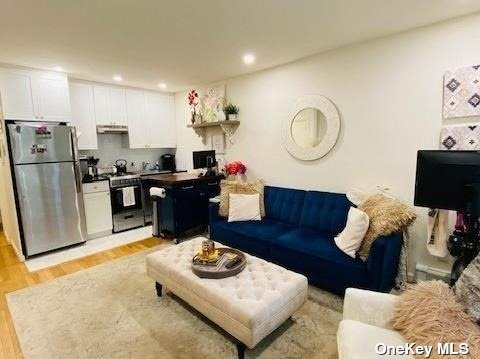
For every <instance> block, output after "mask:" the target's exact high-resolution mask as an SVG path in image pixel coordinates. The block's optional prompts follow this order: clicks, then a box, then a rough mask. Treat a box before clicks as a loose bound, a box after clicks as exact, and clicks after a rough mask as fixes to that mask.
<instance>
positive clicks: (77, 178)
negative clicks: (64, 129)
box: [70, 126, 82, 193]
mask: <svg viewBox="0 0 480 359" xmlns="http://www.w3.org/2000/svg"><path fill="white" fill-rule="evenodd" d="M70 132H71V135H72V147H73V160H74V161H75V162H74V165H73V167H74V169H75V184H76V187H77V193H82V180H81V178H82V171H81V169H80V163H79V161H78V139H77V129H76V127H75V126H72V127H70Z"/></svg>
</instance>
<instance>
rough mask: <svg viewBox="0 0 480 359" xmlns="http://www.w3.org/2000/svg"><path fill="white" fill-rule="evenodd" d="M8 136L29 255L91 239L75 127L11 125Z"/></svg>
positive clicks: (25, 245) (17, 198)
mask: <svg viewBox="0 0 480 359" xmlns="http://www.w3.org/2000/svg"><path fill="white" fill-rule="evenodd" d="M8 135H9V143H10V149H11V160H12V164H13V175H14V178H15V190H16V201H17V209H18V210H19V222H20V227H21V229H20V233H21V236H22V241H23V243H22V244H23V247H24V248H23V249H24V252H25V253H24V254H25V256H26V257H30V256H32V255H35V254H39V253H44V252H47V251H51V250H53V249H57V248H62V247H66V246H69V245H72V244H76V243H81V242H85V239H86V230H85V228H86V227H85V216H84V209H83V196H82V183H81V173H80V165H79V162H78V153H77V146H76V136H75V128H74V127H70V126H63V125H56V124H52V125H43V124H42V125H40V124H32V123H29V124H27V123H23V124H21V123H11V124H8Z"/></svg>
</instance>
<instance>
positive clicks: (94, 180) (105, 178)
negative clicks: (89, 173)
mask: <svg viewBox="0 0 480 359" xmlns="http://www.w3.org/2000/svg"><path fill="white" fill-rule="evenodd" d="M101 181H108V177H107V176H103V175H99V176H96V177H94V178H90V179H88V178H85V177H83V178H82V183H94V182H101Z"/></svg>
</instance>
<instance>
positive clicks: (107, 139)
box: [79, 133, 175, 171]
mask: <svg viewBox="0 0 480 359" xmlns="http://www.w3.org/2000/svg"><path fill="white" fill-rule="evenodd" d="M79 152H80V154H81V155H85V156H94V157H96V158H100V162H99V163H98V167H109V166H112V165H114V164H115V161H116V160H118V159H125V160H127V161H128V171H139V170H142V162H150V166H154V165H155V162H157V161H158V162H159V163H160V166H161V161H160V156H161V155H163V154H165V153H173V154H174V153H175V149H152V148H149V149H143V148H142V149H130V148H129V147H128V135H126V134H106V133H105V134H98V150H88V151H79ZM132 162H133V163H134V164H135V166H134V167H132V166H131V164H132Z"/></svg>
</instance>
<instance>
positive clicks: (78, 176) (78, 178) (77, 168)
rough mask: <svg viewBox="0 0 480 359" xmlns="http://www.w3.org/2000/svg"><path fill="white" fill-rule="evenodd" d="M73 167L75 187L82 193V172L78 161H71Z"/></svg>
mask: <svg viewBox="0 0 480 359" xmlns="http://www.w3.org/2000/svg"><path fill="white" fill-rule="evenodd" d="M73 169H74V171H75V185H76V187H77V193H82V180H81V177H82V175H81V173H82V172H81V170H80V163H79V162H78V161H75V162H74V163H73Z"/></svg>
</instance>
